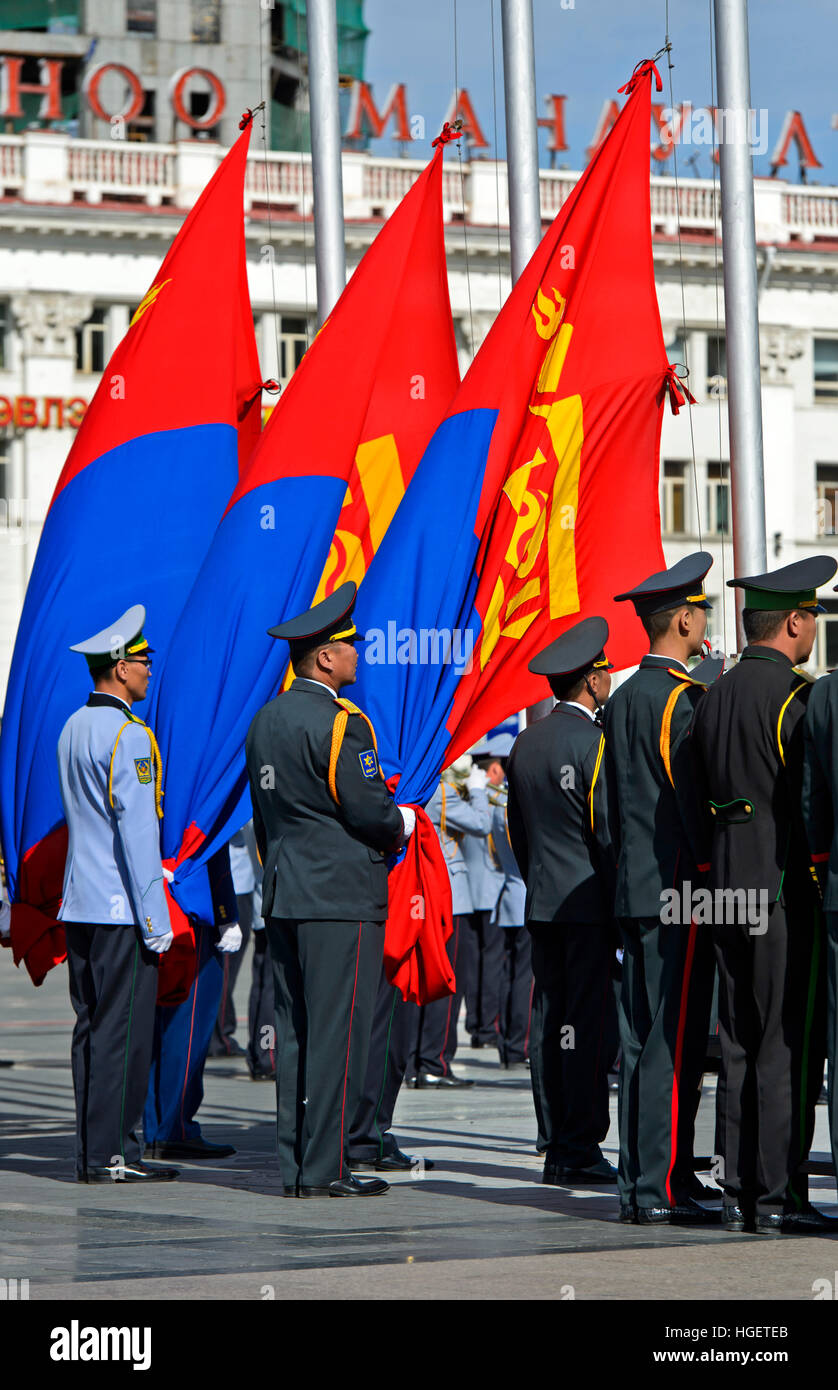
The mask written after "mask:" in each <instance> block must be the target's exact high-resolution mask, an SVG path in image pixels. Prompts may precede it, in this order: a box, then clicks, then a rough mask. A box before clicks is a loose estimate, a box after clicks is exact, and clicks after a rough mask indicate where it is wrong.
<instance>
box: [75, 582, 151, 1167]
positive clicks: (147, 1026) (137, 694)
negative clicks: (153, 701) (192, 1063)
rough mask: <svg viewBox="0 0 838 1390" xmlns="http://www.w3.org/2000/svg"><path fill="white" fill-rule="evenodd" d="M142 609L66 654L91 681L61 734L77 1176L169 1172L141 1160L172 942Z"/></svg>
mask: <svg viewBox="0 0 838 1390" xmlns="http://www.w3.org/2000/svg"><path fill="white" fill-rule="evenodd" d="M144 622H145V609H144V608H143V607H142V606H141V605H139V604H138V605H136V606H135V607H133V608H130V609H129V610H128V612H127V613H124V614H123V615H122V617H121V618H118V619H117V620H116V622H114V623H112V624H111V625H110V626H109V627H107V628H105V629H104V630H103V631H102V632H98V633H96V635H95V636H94V637H89V638H88V639H87V640H86V641H84V642H78V643H77V644H76V645H75V646H74V647H72V648H71V651H75V652H80V653H82V655H83V656H85V657H86V659H87V664H88V667H89V669H90V673H91V676H92V678H93V685H94V689H93V692H92V693H91V695H90V697H89V699H88V701H87V704H86V705H84V706H83V707H82V708H81V709H79V710H76V712H75V714H73V715H71V716H70V718H69V719H68V720H67V723H66V724H65V725H64V728H63V729H62V731H61V737H60V739H59V742H58V773H59V780H60V784H61V800H62V802H63V806H64V816H65V819H66V821H67V829H68V832H69V843H68V847H67V861H66V865H65V869H64V891H63V897H62V903H61V910H60V912H59V914H58V915H59V920H60V921H62V922H63V923H64V927H65V931H66V935H67V960H68V965H69V973H70V998H71V1001H72V1004H73V1008H74V1010H75V1014H76V1025H75V1028H74V1030H73V1043H72V1067H73V1086H74V1090H75V1097H76V1176H77V1178H78V1180H79V1182H110V1181H122V1182H149V1181H153V1180H158V1181H159V1180H161V1179H170V1178H175V1177H177V1169H175V1168H161V1167H150V1166H147V1165H146V1164H144V1163H143V1162H142V1161H141V1159H142V1151H141V1149H140V1143H139V1139H138V1136H137V1130H138V1128H139V1126H140V1121H141V1118H142V1113H143V1102H144V1101H145V1095H146V1088H147V1086H148V1072H149V1065H150V1062H151V1047H152V1036H153V1027H154V1006H155V1001H156V998H157V966H158V963H159V956H160V953H161V952H162V951H165V950H167V949H168V947H169V946H170V945H171V942H172V932H171V927H170V924H169V912H168V908H167V905H166V896H165V892H164V887H163V878H164V871H163V866H162V863H161V860H160V830H159V817H160V816H161V814H162V811H161V805H160V784H161V766H160V754H159V751H158V748H157V742H156V740H155V738H154V735H153V734H152V732H151V730H150V729H149V728H147V726H146V725H145V724H143V722H142V720H140V719H139V718H137V716H136V715H134V714H133V712H132V706H133V705H134V703H135V702H136V701H140V700H143V699H145V696H146V692H147V690H148V683H149V679H150V668H151V651H152V648H151V647H149V645H148V642H147V641H146V639H145V637H144V636H143V633H142V628H143V623H144Z"/></svg>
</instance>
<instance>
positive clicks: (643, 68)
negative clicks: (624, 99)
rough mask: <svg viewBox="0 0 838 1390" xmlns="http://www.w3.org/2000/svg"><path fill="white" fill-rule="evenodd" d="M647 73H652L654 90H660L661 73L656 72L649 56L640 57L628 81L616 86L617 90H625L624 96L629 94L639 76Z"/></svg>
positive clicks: (661, 86) (661, 84)
mask: <svg viewBox="0 0 838 1390" xmlns="http://www.w3.org/2000/svg"><path fill="white" fill-rule="evenodd" d="M647 73H652V74H653V76H654V79H655V91H656V92H662V91H663V82H662V81H661V75H660V73H659V72H658V70H657V68H656V66H655V64H654V62H653V60H652V59H651V58H642V59H641V60H640V62H639V63H637V65H636V66H635V69H634V72H633V73H632V75H631V77H630V78H629V80H628V82H624V83H623V85H622V87H618V88H617V91H618V92H625V93H626V96H631V94H632V92H633V91H634V89H635V87H636V86H637V84H638V82H639V81H640V79H641V77H645V76H646V74H647Z"/></svg>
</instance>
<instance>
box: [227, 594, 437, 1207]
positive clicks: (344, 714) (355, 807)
mask: <svg viewBox="0 0 838 1390" xmlns="http://www.w3.org/2000/svg"><path fill="white" fill-rule="evenodd" d="M355 594H356V587H355V585H354V584H352V583H347V584H342V585H341V586H340V588H338V589H336V590H335V592H334V593H333V594H332V595H331V596H330V597H329V598H327V599H324V600H323V602H322V603H318V604H316V605H315V606H314V608H312V609H311V611H310V612H308V613H304V614H302V616H300V617H298V618H294V619H291V620H290V621H289V622H285V623H281V624H280V625H279V626H278V627H275V628H271V629H270V632H271V636H273V637H279V638H285V639H286V640H287V641H288V643H289V645H290V653H291V660H292V662H293V666H294V672H295V676H296V679H295V680H294V681H293V683H292V685H291V687H290V689H289V690H288V691H286V692H285V693H284V694H281V695H279V696H278V697H277V698H276V699H275V700H272V701H271V702H270V704H268V705H265V707H264V708H263V709H261V710H260V711H259V713H258V714H257V715H256V718H255V719H254V721H253V723H252V724H251V726H250V730H249V732H248V735H247V769H248V775H249V778H250V789H251V795H252V799H253V824H254V829H255V832H256V842H257V844H258V847H259V853H260V857H261V859H262V864H263V885H262V912H263V915H264V917H265V922H266V930H267V933H268V941H269V945H270V950H271V955H272V957H273V968H274V988H275V995H276V1089H277V1148H278V1154H279V1166H280V1172H281V1174H282V1182H283V1188H284V1192H285V1195H286V1196H288V1197H293V1196H298V1197H312V1196H319V1195H324V1196H326V1195H328V1196H333V1197H359V1196H377V1195H379V1194H380V1193H383V1192H386V1191H387V1190H388V1184H387V1183H386V1182H384V1181H383V1179H381V1178H373V1179H370V1180H369V1181H361V1180H359V1179H357V1178H354V1177H353V1176H352V1174H351V1172H350V1170H349V1167H348V1165H347V1161H346V1147H347V1143H348V1139H349V1128H350V1125H351V1123H352V1119H353V1116H354V1114H355V1111H356V1109H357V1105H358V1100H359V1098H360V1095H361V1088H362V1085H363V1081H364V1073H365V1069H366V1065H367V1054H368V1050H369V1040H370V1030H371V1027H372V1018H373V1009H374V1005H375V997H376V988H377V985H378V981H379V976H380V973H381V962H382V957H383V951H384V923H385V920H386V917H387V860H386V856H387V855H388V854H389V853H391V852H394V851H396V850H398V849H399V848H400V846H401V845H402V844H403V843H404V838H405V835H406V834H409V833H410V832H411V830H412V828H413V824H414V816H413V812H412V811H411V810H410V808H409V807H406V808H404V811H402V810H400V808H399V807H398V806H397V805H396V803H395V802H394V801H393V798H392V797H391V795H390V793H389V792H388V790H387V788H386V786H385V784H384V781H383V777H382V774H381V771H380V768H379V765H378V755H377V751H376V743H375V734H374V732H373V729H372V725H371V724H370V723H369V720H368V719H367V717H366V715H364V714H363V713H362V712H361V711H360V710H359V709H357V707H356V706H355V705H352V704H350V702H349V701H348V700H341V699H339V698H338V691H339V690H340V689H341V688H342V687H343V686H344V685H349V684H351V683H352V682H353V681H354V679H355V670H356V667H357V663H358V656H357V652H356V650H355V645H354V644H355V643H356V642H360V641H363V640H364V639H363V637H362V636H361V635H360V634H359V633H358V632H357V631H356V628H355V625H354V623H353V622H352V616H351V615H352V608H353V605H354V602H355Z"/></svg>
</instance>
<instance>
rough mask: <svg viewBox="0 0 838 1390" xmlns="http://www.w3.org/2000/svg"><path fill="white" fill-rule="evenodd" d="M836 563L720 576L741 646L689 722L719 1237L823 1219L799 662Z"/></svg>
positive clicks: (818, 1018)
mask: <svg viewBox="0 0 838 1390" xmlns="http://www.w3.org/2000/svg"><path fill="white" fill-rule="evenodd" d="M835 569H836V563H835V561H834V560H833V559H832V558H830V557H829V556H826V555H820V556H815V557H814V558H812V559H809V560H800V561H797V562H796V563H794V564H791V565H786V566H784V568H783V569H780V570H776V571H775V572H774V573H773V574H761V575H755V576H751V577H748V578H742V579H731V580H729V581H728V582H729V584H730V585H734V586H737V587H741V588H744V589H745V608H744V613H743V622H744V627H745V636H746V638H747V641H748V645H747V646H746V648H745V650H744V651H743V653H742V656H741V658H740V661H739V664H738V665H737V666H736V667H735V668H734V670H732V671H731V672H729V674H728V675H726V676H724V677H722V679H721V680H720V681H719V682H718V684H717V685H715V686H714V687H713V688H712V689H711V690H710V691H709V692H708V694H707V695H706V696H705V698H704V700H703V701H702V702H701V705H700V707H699V709H698V712H697V714H696V720H695V729H694V735H693V737H694V742H695V746H696V749H697V752H698V753H699V755H700V759H701V763H702V765H703V770H704V777H705V781H706V792H707V797H708V799H709V809H710V811H711V813H712V818H713V829H714V834H713V844H712V867H711V872H710V880H709V884H708V887H709V888H710V889H711V891H712V892H713V894H714V902H713V908H714V915H713V935H714V938H715V945H716V956H717V960H718V964H719V1038H720V1043H721V1072H720V1075H719V1087H718V1092H717V1143H718V1144H719V1146H720V1152H721V1157H722V1160H723V1164H724V1169H723V1173H722V1175H721V1179H720V1180H721V1182H722V1186H723V1188H724V1194H725V1195H724V1208H723V1217H724V1223H725V1226H726V1227H727V1229H728V1230H736V1231H741V1230H743V1229H754V1230H756V1231H757V1232H760V1233H763V1234H780V1233H782V1232H784V1231H786V1232H793V1231H801V1232H804V1233H811V1232H812V1231H817V1230H820V1229H823V1228H825V1227H826V1226H827V1224H828V1223H827V1220H826V1218H825V1217H823V1216H821V1214H820V1213H819V1212H817V1211H815V1209H814V1208H813V1207H812V1206H810V1204H809V1202H808V1194H807V1183H806V1177H805V1173H804V1168H803V1165H804V1163H805V1160H806V1156H807V1154H808V1152H809V1146H810V1144H811V1142H812V1135H813V1132H814V1123H815V1104H816V1101H817V1097H818V1094H819V1091H820V1086H821V1080H822V1077H823V1057H824V1041H825V1040H824V1032H823V1029H824V990H823V972H822V970H820V969H819V961H820V960H822V939H821V938H822V923H821V916H820V911H819V905H818V898H817V893H816V885H815V884H814V883H813V881H812V877H811V874H810V863H811V860H810V854H809V850H808V848H807V844H806V836H805V830H804V824H803V819H802V814H801V804H800V798H801V784H802V777H803V719H804V715H805V711H806V702H807V699H808V697H809V692H810V689H811V678H810V677H808V676H806V675H805V673H803V672H801V671H798V670H796V669H795V668H796V666H797V664H798V662H801V661H806V660H807V658H808V657H809V655H810V653H811V651H812V647H813V646H814V642H815V626H816V614H817V613H819V612H823V611H824V610H823V609H822V608H821V607H820V605H819V604H818V601H817V597H816V595H815V590H816V589H817V588H818V587H819V586H820V585H821V584H824V583H826V582H827V580H829V579H831V578H832V576H833V575H834V573H835ZM731 889H733V890H734V891H735V892H736V893H737V896H738V898H739V901H735V900H734V895H733V894H732V893H730V891H729V890H731ZM720 890H721V891H720ZM742 890H744V892H743V891H742ZM722 895H723V896H722ZM743 899H744V901H742V900H743ZM830 1224H831V1223H830Z"/></svg>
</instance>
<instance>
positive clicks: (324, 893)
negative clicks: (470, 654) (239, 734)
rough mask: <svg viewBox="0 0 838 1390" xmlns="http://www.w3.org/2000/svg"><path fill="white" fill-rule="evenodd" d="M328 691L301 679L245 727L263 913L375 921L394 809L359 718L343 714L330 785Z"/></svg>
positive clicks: (381, 911) (383, 906)
mask: <svg viewBox="0 0 838 1390" xmlns="http://www.w3.org/2000/svg"><path fill="white" fill-rule="evenodd" d="M338 713H339V706H338V705H337V704H336V702H335V700H334V699H333V697H332V695H331V694H330V692H329V690H328V689H327V688H326V687H325V686H322V685H319V684H317V683H315V682H313V681H308V680H300V679H297V680H295V681H294V682H293V683H292V685H291V687H290V689H289V690H287V691H285V693H284V694H282V695H278V696H277V697H276V699H275V700H271V701H270V703H269V704H267V705H265V706H264V707H263V708H262V709H261V710H260V711H259V713H258V714H257V715H256V718H255V719H254V720H253V723H252V724H251V726H250V729H249V731H248V735H247V742H246V756H247V771H248V777H249V779H250V792H251V797H252V800H253V828H254V830H255V832H256V843H257V845H258V847H259V853H260V855H261V858H262V864H263V876H262V913H263V916H264V917H265V918H266V919H267V918H268V917H282V918H290V919H296V920H301V921H304V920H313V921H329V920H336V921H351V920H354V919H355V918H357V919H358V920H359V921H368V922H382V921H384V920H385V919H386V917H387V862H386V859H385V854H386V853H387V852H389V851H390V850H392V849H394V848H396V847H398V845H399V844H400V842H401V837H402V832H403V822H402V814H401V811H400V810H399V808H398V806H397V805H396V803H395V802H394V800H393V798H392V796H391V795H390V793H389V791H388V790H387V787H386V786H385V784H384V782H383V780H382V777H381V773H380V770H379V767H378V758H377V756H376V753H375V749H374V746H373V739H372V735H371V733H370V730H369V726H368V725H367V723H366V721H365V720H364V719H363V718H362V717H361V716H360V715H358V714H350V716H349V719H348V722H347V725H346V732H345V736H344V740H343V744H342V747H341V750H340V755H339V757H338V761H337V768H336V776H335V786H336V791H337V796H338V800H337V801H336V800H335V798H334V797H333V796H332V793H331V792H330V790H329V785H328V777H329V755H330V751H331V745H332V730H333V728H334V724H335V718H336V716H337V715H338Z"/></svg>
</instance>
